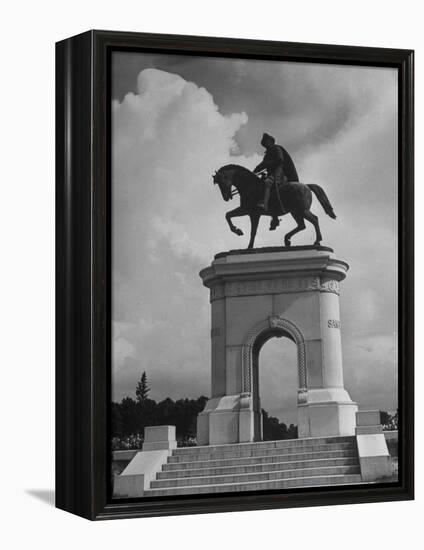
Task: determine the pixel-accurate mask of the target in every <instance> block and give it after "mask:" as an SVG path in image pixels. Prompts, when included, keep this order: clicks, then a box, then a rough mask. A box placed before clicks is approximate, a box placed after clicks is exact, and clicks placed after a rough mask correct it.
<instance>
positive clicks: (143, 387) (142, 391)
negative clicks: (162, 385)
mask: <svg viewBox="0 0 424 550" xmlns="http://www.w3.org/2000/svg"><path fill="white" fill-rule="evenodd" d="M149 391H150V388H149V386H148V385H147V376H146V371H143V374H142V375H141V378H140V380H139V381H138V382H137V388H136V390H135V395H136V397H137V402H138V403H144V401H145V400H146V399H147V396H148V395H149Z"/></svg>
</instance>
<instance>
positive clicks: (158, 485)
mask: <svg viewBox="0 0 424 550" xmlns="http://www.w3.org/2000/svg"><path fill="white" fill-rule="evenodd" d="M359 473H360V470H359V465H358V464H356V465H353V466H327V467H321V468H304V469H297V470H293V469H291V470H277V471H272V472H255V473H250V474H235V475H221V476H202V477H183V478H174V479H162V480H156V481H152V482H151V485H150V487H151V489H163V488H165V487H186V486H190V485H195V486H199V485H220V484H222V483H246V482H247V483H249V482H251V481H273V480H277V479H290V478H296V477H315V476H330V475H331V476H333V475H349V474H359Z"/></svg>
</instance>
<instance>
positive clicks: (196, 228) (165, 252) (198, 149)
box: [112, 69, 258, 398]
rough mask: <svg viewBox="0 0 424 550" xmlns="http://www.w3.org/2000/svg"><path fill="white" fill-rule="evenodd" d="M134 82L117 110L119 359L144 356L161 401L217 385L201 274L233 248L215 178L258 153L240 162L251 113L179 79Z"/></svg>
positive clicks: (122, 383) (124, 384)
mask: <svg viewBox="0 0 424 550" xmlns="http://www.w3.org/2000/svg"><path fill="white" fill-rule="evenodd" d="M137 83H138V84H137V85H138V89H137V93H129V94H127V95H126V96H125V97H124V99H123V100H122V101H121V102H119V101H114V102H113V105H112V113H113V115H112V132H113V161H112V175H113V184H112V187H113V214H112V215H113V278H114V296H113V318H114V320H115V321H116V322H117V323H118V324H119V327H120V331H119V332H118V333H117V335H116V338H115V339H114V349H115V348H116V350H115V356H116V361H117V362H118V364H119V365H121V367H122V365H124V364H125V359H126V355H125V353H126V352H128V354H127V355H128V357H130V358H137V357H138V358H139V359H140V361H139V362H140V365H139V369H142V370H146V371H147V372H148V375H149V378H150V383H151V386H152V392H155V391H156V395H157V397H166V396H167V395H168V394H170V395H171V396H173V397H178V396H185V395H188V394H191V395H193V396H195V395H199V394H200V393H208V392H209V380H210V373H209V368H210V365H209V356H210V352H209V327H208V324H209V304H208V293H207V290H206V289H204V288H203V287H202V285H201V280H200V278H199V275H198V272H199V271H200V269H201V268H202V267H204V265H205V263H206V262H207V261H208V260H209V259H210V257H211V256H212V254H213V253H215V252H216V251H217V250H219V249H222V248H225V247H226V246H227V242H226V234H227V232H226V228H225V227H224V225H223V224H222V223H220V224H217V223H216V216H217V213H221V216H223V214H224V211H225V210H224V206H223V203H222V199H220V197H219V195H218V193H217V191H216V189H214V186H213V185H212V183H213V182H212V175H211V174H212V173H213V172H214V171H215V170H216V169H218V168H219V167H220V166H223V165H224V164H227V163H229V162H230V161H234V158H236V159H237V162H239V163H240V164H244V165H250V166H252V165H253V164H254V163H255V162H257V161H258V157H257V156H256V157H255V156H253V157H251V158H247V157H244V156H241V155H239V156H236V157H234V153H235V151H236V149H237V147H236V144H235V141H234V136H235V134H236V132H237V131H238V129H239V128H240V127H241V126H242V125H243V124H245V123H246V121H247V115H246V114H245V113H243V112H242V113H233V114H230V115H223V114H221V113H220V112H219V110H218V107H217V105H216V104H215V103H214V100H213V98H212V96H211V94H210V93H209V92H207V91H206V90H205V89H204V88H201V87H199V86H197V85H195V84H193V83H191V82H187V81H185V80H184V79H183V78H181V77H180V76H178V75H175V74H170V73H166V72H164V71H159V70H155V69H146V70H143V71H142V72H141V73H140V75H139V76H138V80H137ZM134 350H135V351H134ZM127 366H128V365H127ZM135 371H136V368H135V366H134V363H131V368H127V369H124V368H120V369H119V386H118V383H117V384H116V388H118V387H119V388H121V393H120V392H119V391H118V390H117V392H115V395H116V396H117V397H118V398H119V397H121V394H122V393H125V392H126V393H128V388H131V387H132V386H134V379H136V377H137V373H136V372H135ZM188 381H189V384H188V383H187V382H188ZM188 386H189V387H188Z"/></svg>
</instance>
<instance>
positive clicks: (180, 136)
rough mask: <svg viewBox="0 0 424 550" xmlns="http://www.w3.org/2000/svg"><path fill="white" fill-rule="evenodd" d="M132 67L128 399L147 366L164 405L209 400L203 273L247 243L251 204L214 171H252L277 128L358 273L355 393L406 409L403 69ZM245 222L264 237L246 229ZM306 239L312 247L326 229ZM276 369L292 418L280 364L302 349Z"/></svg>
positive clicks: (352, 292)
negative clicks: (322, 197) (326, 202)
mask: <svg viewBox="0 0 424 550" xmlns="http://www.w3.org/2000/svg"><path fill="white" fill-rule="evenodd" d="M118 59H119V58H117V60H116V61H115V63H114V67H115V77H114V82H115V84H116V83H117V82H118V83H119V82H121V84H122V82H123V83H124V88H123V90H130V91H129V93H121V92H120V93H115V97H116V99H115V100H114V101H113V105H112V136H113V137H112V139H113V159H112V160H113V162H112V176H113V185H112V187H113V191H112V192H113V281H114V282H113V289H114V292H113V319H114V321H115V323H116V326H117V327H118V328H119V330H116V332H115V333H114V334H115V339H114V356H115V357H116V360H115V361H116V369H115V372H116V373H117V374H116V376H115V378H114V397H115V398H116V399H119V398H121V397H122V396H123V395H125V394H128V393H130V392H131V391H132V389H133V388H134V386H135V382H136V380H137V378H138V377H139V375H140V372H141V371H142V370H146V371H147V373H148V377H149V383H150V386H151V387H152V397H154V398H156V399H159V398H164V397H166V396H168V395H169V396H171V397H174V398H178V397H181V396H193V397H195V396H198V395H200V394H202V393H203V394H209V391H210V343H209V342H210V334H209V328H210V327H209V315H210V310H209V303H208V292H207V290H206V289H205V288H204V287H202V284H201V280H200V278H199V276H198V272H199V270H200V269H201V268H203V267H204V266H205V265H207V263H209V262H210V260H211V258H212V256H213V254H215V253H216V252H218V251H221V250H228V249H231V248H239V247H244V246H246V245H247V241H246V237H242V238H240V237H237V236H235V235H234V234H232V233H230V232H229V230H228V227H227V226H226V223H225V219H224V214H225V212H226V211H227V210H228V209H230V208H234V207H235V206H236V204H232V205H231V206H230V207H229V205H228V204H226V203H224V202H223V201H222V198H221V196H220V193H219V192H218V190H217V189H216V188H214V186H213V185H212V177H211V174H212V173H213V172H214V171H215V170H216V169H218V168H219V167H220V166H222V165H224V164H227V163H229V162H231V163H238V164H241V165H244V166H247V167H249V168H252V167H253V166H254V165H255V164H256V163H257V162H258V161H259V159H260V158H261V155H260V153H261V150H260V147H259V146H258V142H259V140H260V136H261V133H262V132H263V131H264V130H266V131H270V132H273V133H274V134H275V135H276V136H277V137H278V139H279V141H280V143H282V144H283V145H284V146H286V147H287V148H288V149H289V151H290V152H291V153H292V154H293V156H294V158H295V162H296V164H297V167H298V171H299V173H300V175H301V179H302V180H303V181H305V182H315V183H318V184H320V185H322V187H324V189H325V190H326V192H327V194H328V196H329V198H330V200H331V202H332V203H333V205H334V208H335V210H336V213H337V215H338V220H337V221H333V220H331V219H330V218H328V217H326V216H325V215H324V213H323V212H322V210H321V207H320V206H319V205H317V203H316V202H314V205H313V211H314V212H315V213H316V214H318V215H319V217H320V223H321V227H322V232H323V234H324V244H329V245H330V246H333V247H334V248H335V250H336V252H337V253H338V254H339V255H341V256H344V257H345V258H346V259H347V260H348V262H349V263H350V265H351V270H350V273H349V275H348V278H347V280H346V281H345V282H344V283H343V286H342V296H341V307H342V322H343V342H344V362H345V379H346V385H347V387H348V389H349V391H351V393H352V396H353V397H354V398H357V399H359V401H360V402H361V395H364V399H365V401H366V403H367V406H368V402H369V404H370V406H381V407H382V408H384V407H386V408H389V406H390V407H392V405H393V406H394V404H395V399H396V398H395V397H394V396H395V394H396V392H395V385H396V381H395V382H393V381H394V380H395V377H394V370H395V365H396V360H395V355H396V349H395V348H396V346H395V336H394V331H395V330H396V323H397V309H396V299H397V296H396V287H397V280H396V262H397V258H396V248H397V245H396V198H397V197H396V187H397V142H396V139H397V127H396V118H397V112H396V109H397V95H396V77H395V71H390V70H380V69H376V68H373V69H366V68H358V67H337V66H331V67H330V66H329V67H325V66H320V65H302V64H288V63H283V64H279V65H276V64H270V63H263V62H253V61H240V60H222V59H220V60H216V59H215V60H214V59H209V60H203V59H202V60H201V61H199V60H198V59H192V58H187V57H184V58H181V57H180V56H175V57H172V56H167V57H164V56H141V55H140V54H133V56H132V57H131V58H130V59H131V63H130V65H128V62H127V61H128V59H129V58H125V59H126V60H127V61H126V62H124V61H122V62H118ZM128 66H131V70H130V71H129V70H128ZM146 66H147V67H160V69H154V68H146ZM205 67H206V69H205ZM124 69H125V70H124ZM161 69H166V70H161ZM136 70H137V72H136V77H137V78H135V76H134V71H136ZM177 72H178V73H180V74H176V73H177ZM129 74H132V76H133V80H134V82H133V81H132V80H131V78H130V77H129V76H128V75H129ZM180 75H183V76H180ZM118 76H119V78H118ZM194 81H195V82H194ZM115 88H116V86H115ZM211 90H213V93H212V92H211ZM237 224H238V225H239V226H240V227H241V228H243V229H244V230H245V231H246V230H248V222H247V221H246V220H242V219H240V221H237ZM293 225H294V222H293V220H292V219H291V218H289V217H287V216H286V217H285V218H283V220H282V227H281V230H280V231H276V232H274V233H269V232H268V231H267V222H265V221H262V223H261V225H260V228H259V232H258V237H257V246H263V245H279V244H281V242H282V239H283V235H284V233H285V232H287V231H289V230H290V229H291V228H292V227H293ZM296 239H297V242H299V243H302V244H304V243H306V244H309V243H312V242H313V239H314V234H313V231H312V229H311V228H310V227H308V229H307V231H305V232H303V233H301V234H299V235H298V236H297V237H296ZM370 335H371V336H370ZM374 336H375V338H374ZM368 337H369V340H367V338H368ZM373 338H374V340H373ZM373 342H374V344H373ZM376 343H380V344H381V345H382V346H383V347H382V348H381V347H379V346H377V345H376ZM268 346H270V347H269V350H270V351H266V349H267V348H268ZM367 347H368V348H369V350H368V351H365V348H367ZM115 348H116V349H115ZM278 349H280V351H278ZM267 356H268V358H267ZM263 357H265V359H266V362H267V363H268V364H269V365H270V366H269V367H267V368H268V370H270V372H272V373H273V375H272V376H271V378H272V377H273V376H274V375H275V376H280V377H281V376H282V378H280V381H281V384H280V388H281V394H279V395H277V394H276V393H275V391H274V392H273V390H272V388H271V387H269V388H267V386H266V381H265V382H263V384H264V388H265V389H266V393H267V395H269V396H271V397H270V401H269V408H270V410H271V412H274V414H280V413H281V414H283V413H284V414H289V413H288V412H287V411H288V410H289V409H290V407H292V405H290V403H291V401H290V400H291V399H292V398H293V391H294V388H295V385H296V381H295V379H291V378H290V379H289V378H287V379H286V378H284V376H285V375H284V373H283V372H282V370H281V368H280V366H281V358H282V357H286V359H287V362H288V363H290V361H291V359H290V353H289V352H288V351H287V350H286V351H285V352H284V353H282V352H281V348H274V347H273V344H271V342H270V343H268V344H267V346H266V348H264V355H263ZM358 358H360V360H359V359H358ZM273 365H274V366H273ZM370 372H371V373H376V375H377V374H378V379H379V384H378V387H377V383H376V384H375V385H374V386H372V384H371V385H370V384H369V380H370ZM370 388H371V389H370ZM272 396H273V397H272ZM282 403H283V404H282ZM287 404H288V405H287ZM293 406H294V405H293ZM392 408H393V407H392ZM278 411H279V412H278ZM290 421H293V420H290Z"/></svg>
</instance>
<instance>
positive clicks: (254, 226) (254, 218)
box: [247, 214, 260, 248]
mask: <svg viewBox="0 0 424 550" xmlns="http://www.w3.org/2000/svg"><path fill="white" fill-rule="evenodd" d="M259 218H260V216H258V215H257V214H251V215H250V241H249V246H248V247H247V248H253V245H254V244H255V237H256V231H257V230H258V224H259Z"/></svg>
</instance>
